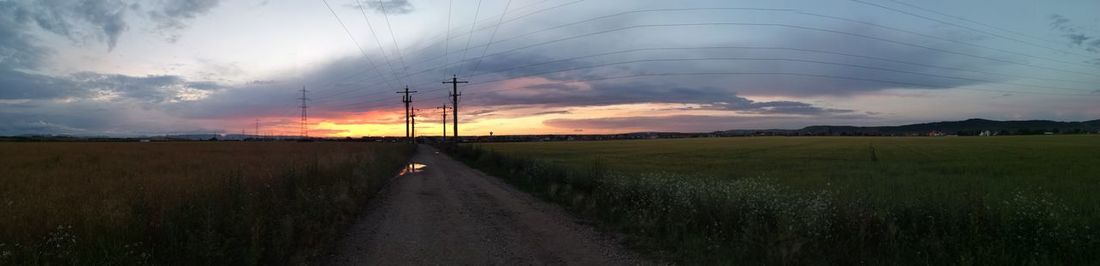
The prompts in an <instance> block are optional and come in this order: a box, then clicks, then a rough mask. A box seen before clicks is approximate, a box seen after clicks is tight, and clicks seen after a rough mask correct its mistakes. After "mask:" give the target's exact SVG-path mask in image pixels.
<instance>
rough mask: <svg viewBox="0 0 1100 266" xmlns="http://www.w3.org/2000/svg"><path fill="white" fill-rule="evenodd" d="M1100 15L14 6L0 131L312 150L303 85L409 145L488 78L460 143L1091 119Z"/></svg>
mask: <svg viewBox="0 0 1100 266" xmlns="http://www.w3.org/2000/svg"><path fill="white" fill-rule="evenodd" d="M1098 11H1100V1H1095V0H1060V1H1031V0H1004V1H991V0H983V1H973V0H968V1H957V0H956V1H947V0H928V1H911V0H804V1H798V0H789V1H784V0H781V1H763V0H761V1H625V0H624V1H605V0H587V1H585V0H546V1H542V0H484V1H481V0H453V1H449V0H434V1H417V0H408V1H405V0H392V1H381V2H379V1H363V0H359V1H356V0H327V2H326V1H322V0H301V1H285V0H262V1H261V0H236V1H219V0H184V1H169V0H154V1H120V0H82V1H78V0H14V1H10V0H0V135H20V134H71V135H110V136H137V135H160V134H189V133H215V132H217V133H240V132H241V131H242V130H244V131H245V132H246V133H248V134H253V133H254V132H253V131H254V123H255V121H256V120H257V119H259V121H260V123H261V131H263V132H262V133H264V134H285V135H296V134H298V116H299V112H300V109H298V105H299V104H300V102H299V101H298V99H297V98H298V97H300V96H301V94H300V92H299V90H301V89H302V87H305V89H306V90H308V91H309V93H308V95H307V96H308V97H309V98H310V99H311V100H310V101H309V107H310V108H309V128H310V132H311V133H310V135H313V136H356V137H357V136H382V135H386V136H396V135H402V134H404V123H403V122H402V121H403V120H402V119H403V118H402V117H403V114H404V112H403V107H402V103H401V97H400V95H398V94H396V93H394V92H395V91H397V90H399V89H401V88H403V87H404V86H406V85H407V86H409V87H410V88H411V89H413V90H418V91H420V92H419V93H417V94H415V95H414V105H415V106H416V107H417V108H420V109H421V111H420V112H419V114H420V119H418V123H417V131H418V133H419V134H420V135H439V134H440V133H441V129H440V124H439V123H440V119H441V117H440V113H439V110H438V107H439V106H441V105H444V104H448V102H446V100H447V97H446V96H447V92H448V90H449V86H450V85H444V84H442V83H441V82H442V81H444V80H445V79H449V78H450V77H451V75H452V74H457V75H458V77H459V79H462V80H468V81H469V82H470V83H469V84H463V85H462V86H460V87H459V90H460V91H461V92H462V94H463V96H462V98H461V100H460V106H459V107H460V111H461V112H460V113H459V115H460V119H462V120H461V122H462V129H461V130H462V132H461V133H462V135H487V134H488V133H489V132H490V131H492V132H494V133H495V134H499V135H503V134H548V133H556V134H563V133H568V134H596V133H620V132H636V131H691V132H696V131H715V130H728V129H764V128H801V127H804V126H810V125H821V124H830V125H868V126H869V125H895V124H905V123H918V122H932V121H941V120H961V119H967V118H987V119H997V120H1027V119H1050V120H1060V121H1081V120H1093V119H1100V12H1098ZM475 17H476V24H473V25H472V23H474V22H475ZM368 21H369V22H368ZM368 25H369V26H368ZM448 25H449V26H450V27H449V28H450V29H448ZM448 34H449V38H448V37H447V36H448ZM448 123H450V121H448ZM448 130H450V129H449V128H448Z"/></svg>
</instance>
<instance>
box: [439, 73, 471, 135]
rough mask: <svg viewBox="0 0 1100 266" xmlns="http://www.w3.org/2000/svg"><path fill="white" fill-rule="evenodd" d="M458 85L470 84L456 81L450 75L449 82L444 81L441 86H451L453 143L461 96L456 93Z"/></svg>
mask: <svg viewBox="0 0 1100 266" xmlns="http://www.w3.org/2000/svg"><path fill="white" fill-rule="evenodd" d="M459 83H470V82H469V81H464V80H458V75H451V81H444V82H443V84H451V86H452V87H451V88H452V90H451V114H452V115H453V116H454V119H453V120H451V121H453V122H454V127H455V128H454V141H455V142H458V96H462V94H461V93H458V84H459Z"/></svg>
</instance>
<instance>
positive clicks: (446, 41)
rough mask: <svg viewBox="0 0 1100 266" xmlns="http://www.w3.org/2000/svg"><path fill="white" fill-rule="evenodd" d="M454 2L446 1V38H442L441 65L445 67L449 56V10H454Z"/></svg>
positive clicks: (451, 0)
mask: <svg viewBox="0 0 1100 266" xmlns="http://www.w3.org/2000/svg"><path fill="white" fill-rule="evenodd" d="M454 4H455V0H449V1H447V36H444V37H443V42H444V44H443V65H444V66H446V65H447V64H448V63H450V56H451V10H452V9H453V8H454Z"/></svg>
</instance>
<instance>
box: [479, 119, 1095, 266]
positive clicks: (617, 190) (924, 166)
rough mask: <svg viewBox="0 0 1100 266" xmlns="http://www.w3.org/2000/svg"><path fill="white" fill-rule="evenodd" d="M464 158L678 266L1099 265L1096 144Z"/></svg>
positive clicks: (650, 150) (620, 147)
mask: <svg viewBox="0 0 1100 266" xmlns="http://www.w3.org/2000/svg"><path fill="white" fill-rule="evenodd" d="M464 149H465V150H471V149H472V151H465V153H463V152H461V151H460V152H458V155H459V157H464V158H467V161H468V162H470V163H471V164H472V165H475V166H478V167H479V168H482V169H483V170H486V171H489V172H491V173H494V174H497V175H501V176H506V177H508V178H510V179H511V180H513V181H514V183H517V184H520V185H521V186H523V187H526V188H528V189H530V190H532V191H535V192H537V193H541V194H543V195H546V196H548V197H549V198H551V199H554V200H557V201H559V202H561V203H563V204H565V205H567V206H570V207H572V208H573V209H574V210H576V211H578V212H580V213H582V214H585V215H589V216H592V217H596V218H598V219H600V220H602V221H604V224H605V225H608V226H609V227H612V228H614V229H616V230H621V231H625V232H628V233H631V234H632V235H635V236H639V237H640V238H642V239H643V241H635V242H637V243H640V244H639V245H642V246H645V248H649V249H652V250H653V252H654V253H658V254H665V255H667V256H668V257H670V258H672V259H673V260H684V261H688V262H702V263H724V262H732V261H745V260H749V261H759V262H765V263H778V264H786V263H799V264H805V263H810V264H818V263H817V262H824V264H849V263H860V262H868V261H870V262H879V263H889V264H895V263H899V262H910V263H915V264H927V263H931V264H943V263H947V264H988V263H993V264H1001V263H1011V264H1028V263H1033V264H1060V263H1070V264H1078V263H1096V262H1097V261H1096V260H1097V259H1098V258H1097V257H1096V256H1095V255H1092V254H1090V253H1091V252H1090V251H1088V250H1093V249H1096V248H1098V247H1100V245H1098V243H1100V242H1098V241H1100V239H1097V237H1098V236H1100V234H1098V230H1097V227H1098V226H1097V225H1100V193H1097V191H1100V137H1098V136H1091V135H1076V136H1019V137H1015V136H1013V137H943V138H931V137H745V138H710V139H676V140H637V141H599V142H546V143H492V144H477V145H475V146H467V147H465V148H464ZM540 179H548V180H541V181H540ZM563 189H564V190H566V191H565V192H563ZM578 198H580V199H578ZM731 210H736V211H731ZM644 239H648V240H644ZM836 246H840V247H843V248H836Z"/></svg>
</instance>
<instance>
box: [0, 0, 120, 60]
mask: <svg viewBox="0 0 1100 266" xmlns="http://www.w3.org/2000/svg"><path fill="white" fill-rule="evenodd" d="M128 7H129V5H127V4H126V3H124V2H122V1H118V0H86V1H65V0H53V1H5V2H3V3H0V15H3V16H4V17H8V19H6V20H9V21H5V22H6V23H4V24H3V25H2V26H3V27H5V29H4V31H5V32H3V33H4V34H5V35H8V36H0V38H12V37H17V36H10V34H11V33H12V32H22V33H25V32H26V30H28V29H27V26H31V25H36V26H37V27H38V28H39V29H42V30H44V31H47V32H51V33H54V34H57V35H61V36H64V37H67V38H69V39H70V40H72V41H74V42H82V41H84V40H85V39H89V38H91V39H96V40H99V41H103V42H105V43H106V44H107V49H108V50H113V49H114V47H115V45H116V44H118V38H119V36H120V35H121V34H122V33H123V32H124V31H126V29H128V28H129V26H128V25H127V24H126V21H125V16H126V11H127V10H128Z"/></svg>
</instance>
